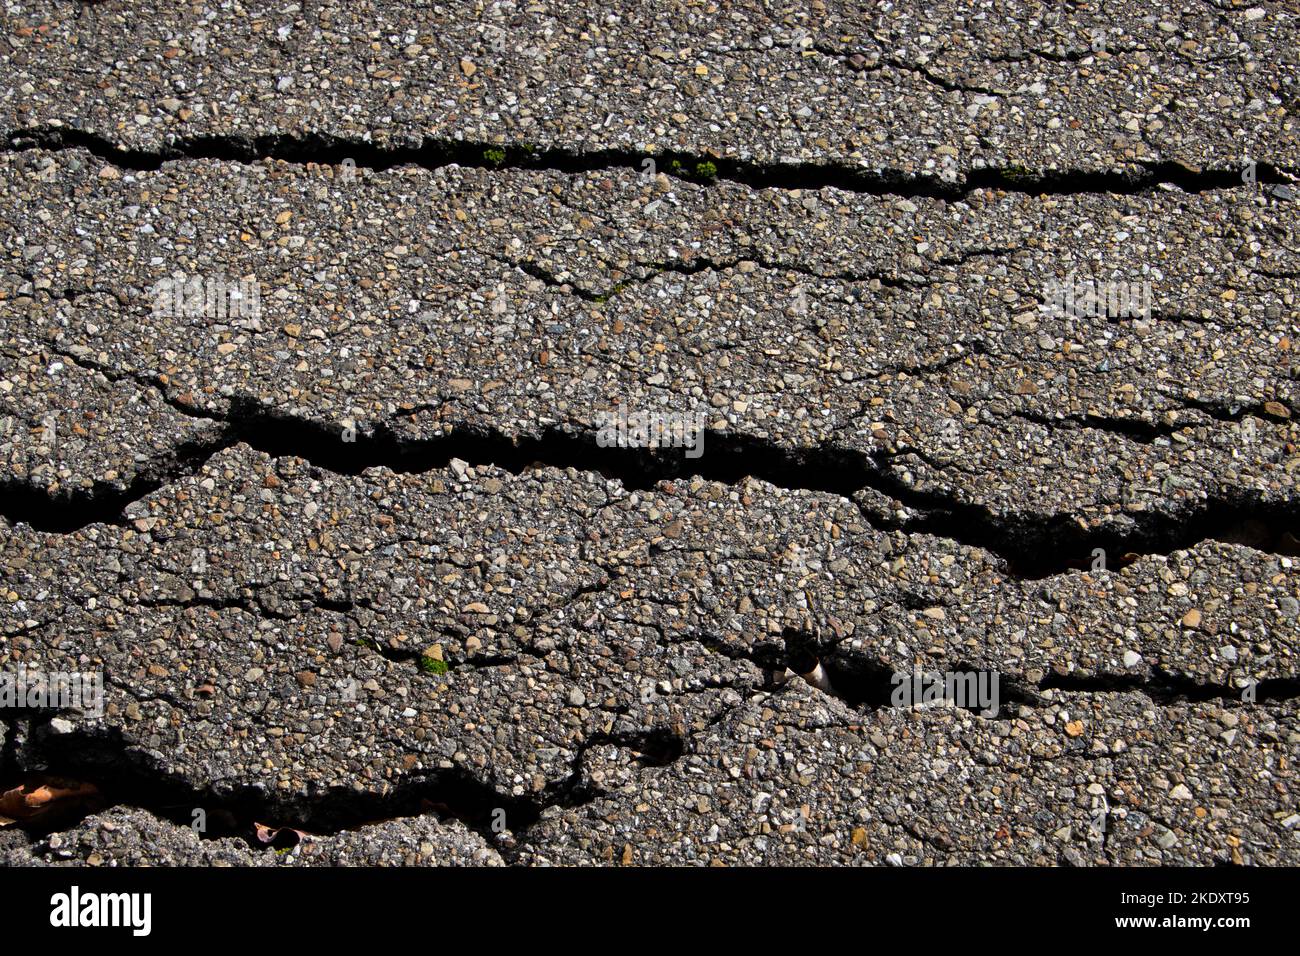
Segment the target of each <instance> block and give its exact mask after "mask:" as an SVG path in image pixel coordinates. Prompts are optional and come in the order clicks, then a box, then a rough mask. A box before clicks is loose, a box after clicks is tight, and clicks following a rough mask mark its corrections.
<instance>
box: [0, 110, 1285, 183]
mask: <svg viewBox="0 0 1300 956" xmlns="http://www.w3.org/2000/svg"><path fill="white" fill-rule="evenodd" d="M5 140H6V143H7V144H8V147H7V148H8V149H9V150H10V151H22V150H29V149H45V150H67V149H84V150H86V151H88V152H90V153H92V154H94V155H95V156H98V157H99V158H100V159H103V160H105V161H108V162H111V163H113V164H114V165H117V166H119V167H122V168H125V169H133V170H139V171H152V170H157V169H159V168H160V167H161V166H162V164H163V163H165V162H170V161H174V160H199V159H212V160H219V161H223V162H238V163H253V162H258V161H262V160H280V161H283V162H287V163H295V164H300V165H301V164H306V163H316V164H322V165H337V164H340V163H342V162H343V161H344V160H351V161H353V162H354V163H356V165H357V167H358V169H368V170H375V171H382V170H386V169H391V168H393V167H395V166H402V165H415V166H421V167H423V168H425V169H438V168H441V167H444V166H449V165H453V164H455V165H458V166H469V167H479V168H486V169H493V170H498V169H536V170H551V171H555V172H560V173H570V174H572V173H585V172H592V171H612V170H616V169H626V170H627V171H628V172H629V174H641V173H642V166H643V164H644V162H645V160H646V159H652V160H653V161H654V163H655V167H656V169H657V171H659V172H663V173H666V174H669V175H671V176H674V177H676V178H679V179H685V180H689V181H692V182H697V183H701V184H708V183H712V182H715V181H718V180H726V181H729V182H735V183H740V184H742V185H745V186H748V187H751V188H754V189H813V190H816V189H823V188H827V187H831V188H836V189H842V190H846V191H848V192H856V193H866V194H869V195H880V196H884V195H899V196H909V197H931V198H936V199H949V200H951V199H961V198H963V197H965V196H967V195H969V194H970V193H971V192H973V191H975V190H977V189H999V190H1003V191H1006V192H1017V193H1028V194H1032V195H1038V194H1043V193H1046V194H1052V195H1070V194H1077V193H1118V194H1133V193H1139V192H1143V191H1145V190H1148V189H1153V188H1156V187H1159V186H1161V185H1166V184H1168V185H1173V186H1177V187H1179V188H1181V189H1183V190H1184V191H1186V192H1201V191H1205V190H1212V189H1231V188H1241V187H1242V186H1243V185H1244V184H1243V183H1242V180H1241V170H1240V167H1239V166H1236V165H1233V166H1231V167H1229V168H1223V169H1205V170H1192V169H1189V168H1187V167H1186V166H1183V165H1181V164H1179V163H1176V162H1146V163H1138V164H1136V167H1135V168H1130V169H1127V170H1124V169H1118V170H1105V171H1072V170H1038V171H1032V170H1027V169H1023V168H1020V167H1015V166H1011V167H1006V168H1001V167H996V168H995V167H989V168H984V169H973V170H970V171H968V172H967V173H966V174H965V176H964V178H962V179H959V180H958V181H953V182H948V181H946V180H944V179H942V178H939V177H934V176H916V175H912V174H908V173H904V172H902V171H898V170H887V169H879V170H871V169H863V168H858V167H853V166H848V165H844V164H840V163H816V162H805V163H761V162H753V161H748V160H740V159H733V158H727V157H719V156H711V155H704V154H694V153H684V152H678V151H664V152H658V153H655V154H654V155H652V156H648V155H647V154H645V153H643V152H637V151H632V150H626V149H603V150H575V149H571V148H566V147H559V146H554V147H546V148H536V147H532V146H529V145H513V144H512V145H503V144H498V143H489V142H472V141H466V140H434V139H428V138H425V139H423V140H421V141H420V142H414V143H411V144H409V145H395V146H376V145H374V144H372V143H366V142H362V141H359V140H348V139H343V138H340V137H336V136H331V135H327V134H320V133H313V134H303V135H262V136H234V135H225V136H221V135H207V136H194V137H188V138H184V139H178V140H176V141H175V142H173V143H172V144H170V145H168V146H165V147H160V148H158V149H154V150H143V149H130V148H123V147H121V146H118V145H117V144H115V143H113V142H112V141H111V140H109V139H108V138H107V137H105V136H102V135H100V134H98V133H94V132H90V131H87V130H82V129H74V128H71V127H54V126H43V127H33V128H29V129H21V130H14V131H11V132H10V133H9V134H8V135H7V136H6V137H5ZM1287 172H1289V171H1284V170H1282V169H1280V168H1279V167H1275V166H1273V165H1270V164H1268V163H1263V162H1261V163H1257V165H1256V180H1257V182H1258V183H1259V184H1261V185H1268V184H1283V183H1287V182H1290V179H1289V178H1288V175H1287Z"/></svg>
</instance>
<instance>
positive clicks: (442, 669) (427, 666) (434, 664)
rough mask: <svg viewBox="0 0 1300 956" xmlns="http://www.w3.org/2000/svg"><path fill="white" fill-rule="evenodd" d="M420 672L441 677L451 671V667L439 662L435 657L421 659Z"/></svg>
mask: <svg viewBox="0 0 1300 956" xmlns="http://www.w3.org/2000/svg"><path fill="white" fill-rule="evenodd" d="M420 670H422V671H424V672H425V673H426V674H438V675H440V676H441V675H442V674H445V673H447V671H449V670H451V667H450V666H449V665H448V664H447V662H446V661H440V660H438V658H436V657H421V658H420Z"/></svg>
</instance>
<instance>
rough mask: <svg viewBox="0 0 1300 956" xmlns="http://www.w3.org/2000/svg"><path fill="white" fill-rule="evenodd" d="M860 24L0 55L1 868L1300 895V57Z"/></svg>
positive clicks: (1037, 19)
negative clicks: (811, 871)
mask: <svg viewBox="0 0 1300 956" xmlns="http://www.w3.org/2000/svg"><path fill="white" fill-rule="evenodd" d="M565 6H566V7H567V6H568V5H565ZM864 6H871V7H872V8H873V9H872V10H871V11H870V12H866V11H862V10H858V9H856V8H853V7H850V6H848V5H839V4H831V3H826V4H820V3H813V4H807V5H801V6H800V7H799V8H797V9H796V8H793V7H792V9H790V10H779V9H775V8H774V7H772V6H770V5H769V6H759V5H753V6H752V8H751V6H750V5H747V4H746V5H727V6H726V7H724V8H720V9H714V8H711V7H705V6H688V5H684V4H683V5H675V4H667V5H655V6H654V7H644V6H642V7H634V8H633V9H632V10H630V11H628V12H626V13H623V14H621V15H618V16H613V15H609V14H600V15H598V16H596V17H595V18H594V19H591V18H588V17H586V16H580V15H578V14H575V13H573V12H564V11H562V10H560V9H558V8H557V9H551V8H549V7H548V6H547V5H545V4H540V3H538V4H529V5H527V6H524V5H518V6H516V5H507V4H500V5H496V6H495V7H494V8H493V9H491V10H489V11H486V12H484V11H479V10H478V9H477V8H475V9H474V10H472V11H471V10H469V9H468V8H466V10H465V11H464V12H463V13H461V14H459V15H451V14H447V13H443V14H436V13H435V12H434V10H433V8H430V7H425V6H422V5H414V6H412V5H410V4H393V3H386V2H385V3H377V4H370V5H366V7H365V8H363V9H362V10H357V9H354V8H353V7H352V6H348V7H340V8H338V9H334V8H332V7H330V6H329V5H321V4H317V3H309V4H302V5H298V6H295V5H290V6H289V8H288V9H287V10H286V8H285V7H284V6H283V5H281V6H276V5H258V4H250V5H245V7H244V8H243V10H244V12H241V13H239V14H234V13H227V12H222V13H221V14H219V15H212V14H205V13H204V12H203V9H202V8H201V7H194V8H186V7H182V8H179V9H177V8H173V7H171V6H165V7H164V6H160V5H158V6H156V5H152V4H145V3H126V2H119V0H107V2H101V3H95V4H86V5H79V4H71V3H58V4H55V3H36V4H25V5H23V6H22V7H21V9H19V8H13V7H11V8H10V9H9V12H8V13H6V14H4V15H3V17H0V22H2V23H3V29H2V30H0V34H2V36H0V122H2V124H3V126H4V130H3V132H4V137H5V142H6V146H7V148H6V149H5V151H4V152H3V153H0V210H2V211H3V216H0V223H2V224H0V248H2V249H3V260H0V329H2V330H3V334H2V335H0V468H2V469H3V471H2V472H0V515H2V516H3V518H2V519H0V575H3V578H2V580H0V635H2V636H0V665H3V666H4V667H5V668H8V669H13V668H16V667H18V666H19V665H22V666H23V667H25V668H27V669H29V670H32V671H45V672H53V671H95V672H99V673H102V675H103V679H104V688H105V712H104V714H103V716H102V717H93V716H86V715H83V714H79V713H77V712H74V711H63V712H55V711H53V710H48V709H22V710H10V711H5V710H0V717H3V723H2V724H0V728H2V729H0V734H3V737H2V738H0V739H2V741H3V744H2V746H0V760H2V763H0V790H2V789H7V788H8V787H9V786H12V785H15V784H16V783H18V782H20V781H22V780H23V779H24V778H25V777H27V776H28V775H29V774H32V773H38V772H48V773H55V774H58V775H61V776H64V777H67V778H70V779H74V780H83V781H89V782H92V783H94V784H95V785H96V786H97V787H98V788H99V789H100V790H101V791H102V799H101V801H100V803H101V805H100V806H98V807H91V808H90V809H91V810H92V811H93V812H91V813H90V815H88V816H85V817H84V818H82V819H80V820H76V819H74V820H72V821H69V822H67V823H66V824H64V825H62V826H61V827H60V828H59V830H57V831H56V832H54V833H48V832H32V833H25V832H22V831H19V830H17V829H15V828H5V829H0V859H3V860H4V861H5V862H6V863H10V864H24V863H43V862H49V863H66V862H72V863H82V862H88V863H91V864H101V863H114V862H120V863H139V862H151V863H225V864H236V865H244V864H247V865H275V864H281V865H289V864H295V863H298V864H313V863H314V864H329V863H380V862H382V863H393V864H429V863H444V864H450V863H463V864H469V865H484V864H503V863H504V864H550V863H560V864H571V863H606V862H610V863H727V864H765V863H783V864H784V863H820V864H829V863H848V864H851V863H879V864H883V863H892V864H898V865H942V864H951V863H957V864H971V863H1032V864H1055V863H1073V864H1105V863H1112V864H1152V863H1195V864H1207V865H1208V864H1212V863H1221V862H1235V863H1248V864H1259V865H1274V864H1295V863H1296V862H1297V861H1300V806H1297V799H1296V795H1295V792H1294V791H1295V787H1294V782H1293V779H1294V770H1293V767H1294V763H1295V761H1296V759H1297V757H1298V756H1300V755H1298V754H1297V751H1300V667H1298V666H1297V659H1296V655H1297V652H1298V651H1300V621H1298V616H1300V600H1298V599H1297V596H1298V595H1300V569H1298V568H1297V561H1300V488H1298V487H1297V481H1298V480H1300V478H1298V475H1297V467H1300V451H1298V450H1297V447H1296V443H1297V438H1298V437H1300V436H1298V435H1297V431H1298V429H1297V424H1296V422H1297V417H1298V416H1300V387H1298V385H1297V376H1296V373H1295V371H1294V369H1293V364H1292V353H1293V350H1294V342H1295V339H1296V336H1297V334H1300V328H1298V326H1300V306H1298V305H1297V298H1298V296H1300V236H1298V235H1297V231H1298V229H1300V226H1298V225H1297V223H1298V222H1300V217H1297V210H1298V209H1300V200H1298V199H1297V197H1300V192H1294V191H1292V187H1291V186H1290V184H1291V183H1293V182H1296V181H1297V180H1298V179H1300V119H1298V118H1297V117H1298V112H1297V93H1298V91H1297V89H1296V82H1297V80H1296V77H1297V69H1296V66H1297V63H1296V58H1297V53H1296V50H1297V49H1300V43H1298V42H1297V40H1300V24H1298V23H1297V14H1296V12H1295V11H1294V10H1293V9H1291V8H1289V7H1288V6H1287V5H1284V4H1267V3H1261V4H1253V5H1239V4H1233V3H1227V2H1224V3H1216V2H1213V0H1197V2H1188V3H1182V4H1174V5H1172V7H1174V9H1169V10H1165V11H1162V12H1160V13H1159V14H1154V13H1153V14H1145V13H1141V12H1138V13H1136V14H1135V13H1134V11H1133V10H1131V9H1130V5H1120V4H1090V5H1085V6H1084V7H1082V8H1081V9H1072V10H1071V12H1069V13H1068V14H1065V13H1060V12H1058V11H1055V9H1054V8H1053V9H1044V8H1041V7H1038V6H1037V5H1033V4H1020V3H999V4H995V5H994V6H993V7H991V8H986V7H984V6H982V5H976V4H965V3H955V4H949V5H947V7H948V8H945V9H942V10H933V7H932V5H927V7H929V8H930V9H931V10H932V12H929V13H925V14H922V13H919V12H916V11H912V10H897V9H895V10H892V11H889V12H878V11H875V10H874V5H864ZM904 6H906V7H911V6H913V5H911V4H906V5H904ZM915 6H918V7H919V6H920V5H915ZM440 9H444V10H446V9H447V7H445V6H444V7H442V8H440ZM15 10H16V12H15ZM164 11H165V12H164ZM1098 31H1102V32H1100V33H1099V32H1098ZM1243 172H1246V173H1247V175H1245V176H1243ZM177 274H183V275H185V276H188V277H193V276H199V277H203V278H216V279H218V280H220V281H222V282H225V283H226V284H227V285H229V286H232V287H235V288H240V289H247V288H249V285H250V284H255V285H256V288H257V290H258V291H259V300H258V301H257V303H256V307H255V308H253V309H250V310H249V311H248V312H247V313H246V314H235V312H237V311H238V310H230V311H229V312H227V310H226V309H224V308H223V309H221V310H218V311H217V312H214V311H213V310H212V309H210V308H209V309H206V310H199V311H198V312H195V311H194V310H190V309H184V308H183V309H180V310H177V309H169V308H162V309H160V308H157V306H158V301H159V300H158V295H157V290H158V288H159V283H160V282H164V281H166V280H168V279H169V278H170V277H173V276H176V275H177ZM1084 279H1087V280H1089V281H1095V282H1122V283H1126V284H1127V285H1129V286H1130V287H1137V286H1145V287H1147V288H1149V295H1150V298H1149V308H1147V309H1145V310H1143V313H1142V314H1137V315H1134V314H1114V313H1113V310H1112V311H1108V310H1106V309H1104V308H1103V309H1096V308H1094V309H1074V310H1062V309H1052V308H1049V306H1050V305H1051V302H1050V299H1051V294H1050V292H1049V291H1048V290H1049V289H1050V288H1051V287H1052V284H1053V283H1057V284H1058V285H1059V284H1060V283H1066V282H1069V283H1071V285H1072V286H1073V283H1075V282H1078V281H1082V280H1084ZM168 301H170V300H168ZM616 408H623V409H633V410H662V411H670V412H677V413H693V412H697V411H698V412H700V413H702V414H703V415H704V418H703V422H704V424H705V427H706V429H707V431H706V432H705V435H704V440H703V452H702V454H701V455H700V456H699V457H698V458H691V457H686V456H685V455H684V454H683V449H658V450H654V451H651V450H647V449H620V448H602V447H600V446H599V445H598V443H597V441H596V436H597V433H598V430H599V428H600V423H601V421H602V419H601V416H602V415H603V414H605V413H608V412H610V411H611V410H613V409H616ZM1099 554H1100V555H1101V559H1100V560H1099V559H1098V555H1099ZM810 658H815V659H817V660H820V661H821V662H822V665H823V667H824V668H825V670H826V671H827V673H828V675H829V679H830V683H831V685H832V688H833V691H832V692H831V693H826V692H824V691H823V690H821V689H818V688H816V687H814V686H812V685H811V684H810V683H808V682H806V681H804V680H801V679H798V678H795V679H793V680H786V679H785V676H786V671H787V667H788V666H790V665H792V664H796V665H797V663H798V662H800V661H804V660H808V659H810ZM796 669H803V668H800V667H796ZM915 669H922V670H925V671H940V672H948V671H953V672H969V671H972V670H978V671H982V672H996V673H997V674H998V675H999V677H1000V686H1001V698H1002V699H1001V706H1000V708H999V709H998V712H997V713H996V714H994V715H991V716H986V715H982V714H980V713H976V712H975V711H973V710H970V709H963V708H958V707H952V706H940V707H930V708H924V709H907V708H897V707H894V706H891V692H892V690H893V684H892V682H891V676H892V675H894V674H896V673H911V672H913V671H914V670H915ZM200 808H202V809H204V810H205V812H206V814H207V817H208V821H209V826H208V830H207V832H204V833H202V834H200V833H196V832H195V831H194V830H193V829H192V828H191V827H190V822H191V813H192V811H193V810H194V809H200ZM255 823H262V824H266V825H269V826H282V827H292V828H297V829H300V830H303V831H306V832H307V833H309V834H311V835H310V836H308V837H304V838H302V840H301V841H300V842H297V844H296V845H295V846H294V847H293V849H292V850H291V851H290V852H288V853H287V854H286V853H276V852H273V851H272V850H270V849H262V848H261V847H260V845H258V842H257V840H256V839H250V838H251V837H252V834H253V829H254V824H255ZM285 842H290V843H291V842H293V841H292V840H288V841H285ZM281 845H283V844H281Z"/></svg>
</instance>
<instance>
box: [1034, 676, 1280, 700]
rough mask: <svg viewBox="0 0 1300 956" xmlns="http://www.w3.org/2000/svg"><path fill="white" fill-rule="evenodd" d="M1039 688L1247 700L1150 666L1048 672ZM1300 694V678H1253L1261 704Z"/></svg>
mask: <svg viewBox="0 0 1300 956" xmlns="http://www.w3.org/2000/svg"><path fill="white" fill-rule="evenodd" d="M1038 689H1039V690H1044V691H1047V690H1060V691H1065V692H1068V693H1123V692H1126V691H1136V692H1137V693H1141V694H1145V695H1146V696H1148V697H1150V698H1151V699H1152V700H1153V701H1155V702H1156V703H1158V704H1183V703H1204V702H1205V701H1211V700H1218V701H1223V702H1229V701H1236V702H1237V703H1239V704H1245V703H1247V701H1246V700H1244V698H1243V694H1244V692H1245V689H1244V688H1240V687H1234V686H1232V685H1230V684H1220V683H1212V682H1209V683H1207V682H1202V681H1197V680H1194V679H1192V678H1191V677H1188V676H1186V675H1184V674H1175V673H1172V672H1170V671H1165V670H1161V669H1159V668H1153V669H1152V671H1151V673H1150V674H1149V675H1141V674H1086V675H1083V674H1057V673H1051V674H1048V675H1047V676H1046V677H1044V678H1043V679H1042V680H1041V681H1040V682H1039V684H1038ZM1297 697H1300V678H1297V677H1271V678H1268V679H1266V680H1261V681H1256V682H1255V686H1254V700H1253V701H1251V703H1255V704H1264V703H1268V702H1270V701H1280V700H1294V699H1295V698H1297Z"/></svg>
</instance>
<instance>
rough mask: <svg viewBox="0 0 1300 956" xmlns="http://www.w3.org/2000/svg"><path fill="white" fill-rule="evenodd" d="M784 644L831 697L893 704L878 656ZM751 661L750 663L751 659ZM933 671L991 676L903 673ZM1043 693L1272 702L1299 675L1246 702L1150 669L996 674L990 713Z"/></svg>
mask: <svg viewBox="0 0 1300 956" xmlns="http://www.w3.org/2000/svg"><path fill="white" fill-rule="evenodd" d="M782 639H783V641H784V644H785V651H784V661H783V665H782V666H788V667H789V668H790V669H791V670H792V671H794V672H795V673H796V674H801V675H802V674H806V673H808V672H809V671H811V670H812V668H813V666H815V665H816V664H818V663H820V665H821V667H822V668H823V670H824V671H825V674H826V677H827V679H828V680H829V681H830V686H831V688H832V691H831V693H832V695H833V696H835V697H838V698H840V699H841V700H843V701H844V702H845V703H847V704H849V705H850V706H853V707H859V708H864V709H867V710H879V709H881V708H885V707H892V706H894V699H895V697H894V693H895V689H896V688H897V687H898V684H899V680H898V677H897V675H898V674H899V673H900V672H899V671H898V670H897V669H896V668H894V667H890V666H888V665H887V664H885V663H884V662H883V661H882V660H880V659H879V658H877V657H875V656H873V655H871V654H869V653H866V652H864V651H862V650H861V649H853V648H844V647H842V646H840V643H839V642H838V641H827V640H825V639H823V638H820V637H818V636H817V635H815V634H810V633H807V632H803V631H799V630H796V629H787V630H786V631H785V632H784V635H783V638H782ZM780 656H781V655H780V652H779V651H777V650H775V648H774V647H773V646H770V645H769V646H768V647H766V648H765V649H764V652H763V653H761V654H758V655H755V657H756V658H757V659H761V660H762V661H763V662H764V663H765V664H766V666H769V667H770V666H771V664H772V661H773V659H774V657H780ZM757 659H756V662H757ZM917 671H919V672H920V673H921V674H925V675H934V674H936V673H942V672H951V673H955V674H990V675H991V674H992V673H994V672H993V671H992V670H991V669H990V668H988V667H976V666H974V665H971V664H969V663H967V662H964V661H960V660H959V661H956V662H950V661H945V662H944V663H943V664H942V665H938V664H935V665H930V666H927V667H923V668H919V669H917V670H916V671H911V672H903V673H905V674H906V677H905V678H904V679H905V680H906V679H910V678H911V677H912V675H913V674H914V673H916V672H917ZM1047 691H1060V692H1062V693H1070V694H1096V693H1102V694H1110V693H1139V694H1144V695H1145V696H1147V697H1149V698H1151V700H1152V701H1154V702H1155V703H1157V704H1161V705H1177V704H1188V703H1203V702H1205V701H1212V700H1216V701H1222V702H1224V703H1232V702H1236V703H1238V704H1242V705H1245V704H1266V703H1270V702H1276V701H1284V700H1294V699H1296V698H1300V677H1273V678H1268V679H1265V680H1260V681H1256V682H1255V683H1254V688H1253V696H1252V697H1251V699H1249V700H1247V699H1246V698H1245V697H1244V696H1243V694H1244V688H1239V687H1234V686H1232V685H1230V684H1226V683H1214V682H1205V681H1198V680H1196V679H1194V678H1192V677H1188V676H1186V675H1183V674H1175V673H1173V672H1170V671H1165V670H1161V669H1159V668H1153V669H1152V670H1151V672H1150V673H1149V674H1086V675H1085V674H1059V673H1056V672H1054V671H1053V672H1051V673H1049V674H1048V675H1047V676H1046V677H1044V678H1043V679H1042V680H1040V681H1039V682H1038V683H1037V684H1034V683H1031V682H1030V681H1026V680H1024V679H1023V678H1020V677H1016V676H1014V675H1010V674H1004V673H998V704H999V712H998V714H997V715H996V716H997V717H999V718H1002V719H1013V718H1014V717H1015V716H1016V714H1015V711H1014V710H1013V709H1011V708H1015V707H1031V708H1036V707H1044V706H1048V705H1049V704H1050V703H1051V701H1049V700H1047V699H1045V698H1044V697H1043V696H1042V694H1043V693H1044V692H1047ZM963 709H965V710H968V711H970V712H972V713H979V710H980V709H979V707H977V706H969V705H968V706H965V707H964V708H963Z"/></svg>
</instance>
